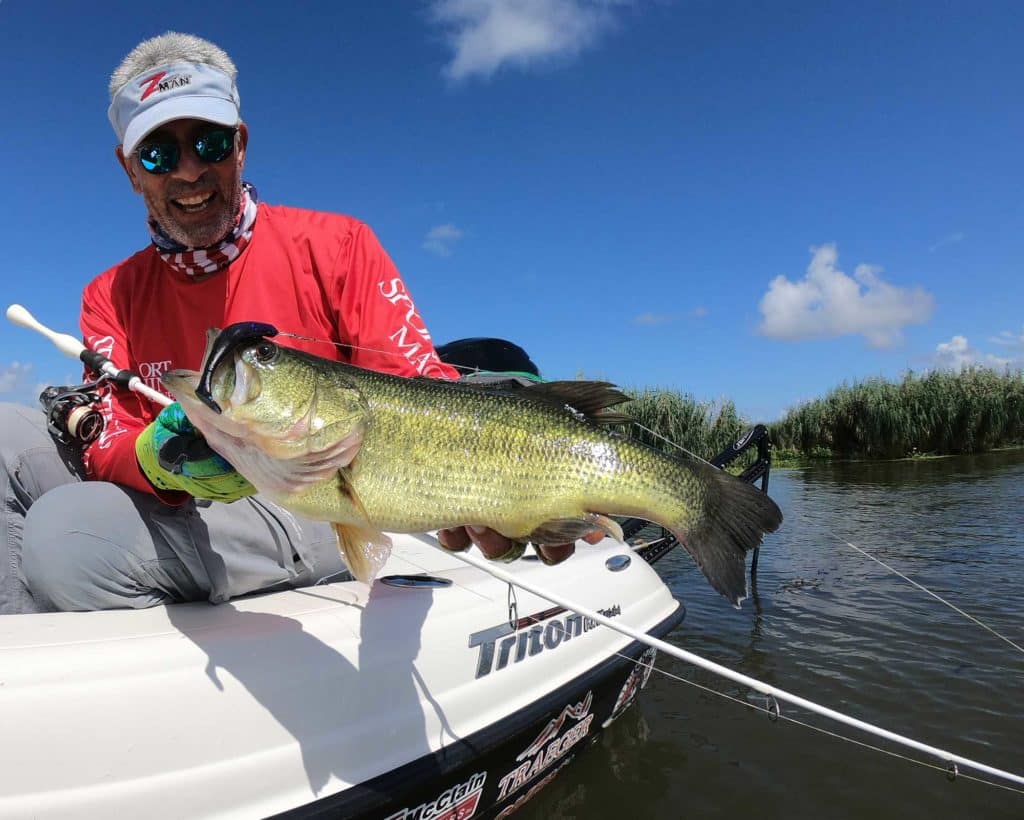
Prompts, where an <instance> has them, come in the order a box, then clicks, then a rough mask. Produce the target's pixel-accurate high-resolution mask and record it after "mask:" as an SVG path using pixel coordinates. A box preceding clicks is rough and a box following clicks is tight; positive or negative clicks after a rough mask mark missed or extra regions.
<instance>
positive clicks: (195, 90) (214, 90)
mask: <svg viewBox="0 0 1024 820" xmlns="http://www.w3.org/2000/svg"><path fill="white" fill-rule="evenodd" d="M240 107H241V101H240V100H239V98H238V88H237V87H236V86H235V84H234V82H233V81H232V80H231V77H229V76H228V75H227V74H225V73H224V72H223V71H221V70H220V69H219V68H214V67H213V66H211V65H206V64H205V63H170V64H168V65H164V66H157V67H156V68H151V69H148V70H146V71H144V72H142V73H141V74H139V75H138V76H137V77H133V78H132V79H131V80H129V81H128V82H127V83H125V85H124V87H123V88H122V89H121V90H120V91H118V92H117V94H115V95H114V99H113V100H112V101H111V103H110V108H109V110H108V111H107V117H108V119H109V120H110V124H111V125H112V126H114V133H116V134H117V138H118V139H119V140H120V141H121V146H122V149H123V150H124V153H125V156H130V155H131V153H132V152H133V151H134V150H135V149H136V148H137V147H138V144H139V143H140V142H141V141H142V138H143V137H145V136H146V134H148V133H149V132H150V131H152V130H154V129H155V128H159V127H160V126H161V125H164V124H165V123H168V122H171V121H173V120H184V119H197V120H206V121H208V122H215V123H217V124H218V125H238V123H239V122H240V121H241V115H240V114H239V108H240Z"/></svg>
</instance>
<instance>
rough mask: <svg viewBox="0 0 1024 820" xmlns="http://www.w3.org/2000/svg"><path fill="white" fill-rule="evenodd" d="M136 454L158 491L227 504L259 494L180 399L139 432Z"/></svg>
mask: <svg viewBox="0 0 1024 820" xmlns="http://www.w3.org/2000/svg"><path fill="white" fill-rule="evenodd" d="M135 455H136V457H137V458H138V460H139V467H141V468H142V472H143V473H145V474H146V478H148V479H149V481H150V483H151V484H152V485H153V486H154V487H156V488H157V489H158V490H177V491H182V492H186V493H188V494H189V495H192V496H195V497H196V498H208V499H210V500H211V501H223V502H225V503H227V502H231V501H237V500H238V499H239V498H243V497H245V496H247V495H254V494H255V493H256V488H255V487H253V486H252V484H250V483H249V482H248V481H246V480H245V479H244V478H243V477H242V476H241V475H239V474H238V472H236V470H235V468H234V467H232V466H231V465H230V464H228V462H227V461H226V460H225V459H224V458H222V457H221V456H219V455H218V454H217V453H215V452H214V451H213V450H212V449H211V448H210V445H209V444H207V443H206V439H204V438H203V436H202V434H201V433H200V432H199V431H198V430H196V428H195V427H193V426H192V422H190V421H189V420H188V417H187V416H186V415H185V411H184V410H182V409H181V405H180V404H178V402H174V404H170V405H168V406H167V407H165V408H164V409H163V410H161V411H160V415H159V416H157V417H156V419H154V420H153V422H152V423H151V424H150V425H149V426H148V427H146V429H145V430H143V431H142V433H140V434H139V437H138V439H136V441H135Z"/></svg>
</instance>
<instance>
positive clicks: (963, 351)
mask: <svg viewBox="0 0 1024 820" xmlns="http://www.w3.org/2000/svg"><path fill="white" fill-rule="evenodd" d="M1021 353H1022V355H1019V356H1017V357H1016V359H1014V358H1005V357H1003V356H996V355H993V354H992V353H982V352H981V351H979V350H977V349H975V348H973V347H971V345H970V343H969V342H968V341H967V337H966V336H960V335H957V336H954V337H953V338H952V339H950V340H949V341H948V342H940V343H939V344H938V345H936V346H935V356H934V361H935V366H936V367H937V368H939V369H942V370H963V369H964V368H965V367H971V366H972V365H982V366H984V367H991V368H994V369H996V370H1003V369H1005V368H1007V367H1014V366H1016V367H1021V366H1022V365H1024V348H1022V351H1021Z"/></svg>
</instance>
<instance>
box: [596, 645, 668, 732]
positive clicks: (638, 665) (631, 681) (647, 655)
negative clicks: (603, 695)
mask: <svg viewBox="0 0 1024 820" xmlns="http://www.w3.org/2000/svg"><path fill="white" fill-rule="evenodd" d="M657 657H658V650H657V649H655V648H654V647H651V648H650V649H648V650H646V651H645V652H644V653H643V654H642V655H641V656H640V657H639V658H637V660H636V662H635V663H634V664H633V669H632V670H631V671H630V673H629V677H627V678H626V682H625V683H624V684H622V689H621V690H620V691H619V696H618V697H617V698H616V699H615V708H614V709H612V713H611V715H610V716H609V718H608V720H606V721H605V722H604V723H602V724H601V728H602V729H607V728H608V726H609V725H610V724H611V722H612V721H613V720H615V719H616V718H617V717H618V716H619V715H621V714H622V713H623V712H625V711H626V707H627V706H629V704H631V703H632V702H633V700H634V698H636V696H637V695H638V694H639V692H640V690H641V689H643V688H644V687H645V686H646V685H647V681H649V680H650V679H651V670H653V669H654V659H655V658H657Z"/></svg>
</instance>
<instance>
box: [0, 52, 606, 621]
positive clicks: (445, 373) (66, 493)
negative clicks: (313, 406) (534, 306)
mask: <svg viewBox="0 0 1024 820" xmlns="http://www.w3.org/2000/svg"><path fill="white" fill-rule="evenodd" d="M236 74H237V72H236V69H235V66H234V64H233V63H232V62H231V59H230V58H229V57H228V55H227V54H225V53H224V52H223V51H222V50H221V49H220V48H218V47H217V46H215V45H214V44H212V43H210V42H208V41H205V40H202V39H200V38H198V37H194V36H191V35H184V34H177V33H173V32H172V33H168V34H165V35H162V36H160V37H155V38H153V39H151V40H146V41H144V42H143V43H141V44H139V45H138V46H137V47H136V48H135V49H134V50H133V51H132V52H131V53H130V54H129V55H128V56H127V57H126V58H125V59H124V61H123V62H122V63H121V65H120V66H119V67H118V68H117V69H116V70H115V71H114V73H113V76H112V77H111V82H110V96H111V103H110V109H109V112H108V116H109V118H110V122H111V124H112V126H113V128H114V131H115V133H116V134H117V137H118V141H119V144H118V146H117V148H116V153H117V159H118V162H119V163H120V164H121V167H122V168H123V169H124V172H125V174H126V175H127V177H128V180H129V182H130V183H131V186H132V188H133V190H134V191H135V192H136V193H138V194H141V196H142V198H143V202H144V203H145V206H146V211H147V215H148V224H149V229H150V234H151V240H152V241H151V244H150V245H149V246H147V247H146V248H145V249H144V250H142V251H139V252H138V253H136V254H134V255H133V256H131V257H129V258H128V259H126V260H124V261H123V262H120V263H119V264H117V265H115V266H114V267H112V268H110V269H109V270H107V271H105V272H104V273H102V274H100V276H98V277H97V278H96V279H95V280H93V281H92V282H91V283H90V284H89V285H88V286H87V287H86V289H85V292H84V294H83V299H82V314H81V327H82V332H83V334H84V337H85V343H86V345H87V346H88V347H90V348H92V349H94V350H97V351H98V352H100V353H102V354H104V355H106V356H107V357H108V358H110V359H112V360H113V361H114V362H115V364H117V366H118V367H122V368H126V369H129V370H132V371H134V372H136V373H139V374H140V375H141V376H142V377H143V379H144V380H145V381H146V382H147V383H148V384H149V385H150V386H151V387H154V388H159V387H160V375H161V374H162V373H163V372H165V371H167V370H171V369H176V368H190V369H196V368H198V365H199V363H200V361H201V358H202V353H203V349H204V347H205V331H206V329H207V328H210V327H225V326H227V325H229V324H231V323H234V322H239V321H261V322H267V323H270V324H273V325H275V326H276V327H278V328H279V329H280V330H282V331H285V332H287V333H290V334H295V335H294V336H290V337H288V338H286V339H282V340H281V341H282V342H283V343H286V344H291V345H292V346H294V347H296V348H300V349H303V350H306V351H307V352H310V353H314V354H316V355H320V356H326V357H334V358H336V359H339V360H343V361H348V362H351V363H352V364H355V365H359V366H361V367H367V368H372V369H376V370H381V371H386V372H390V373H395V374H398V375H405V376H428V377H433V378H448V379H455V378H458V375H459V374H458V373H457V372H456V371H455V369H454V368H452V367H450V366H448V365H446V364H444V363H442V362H441V361H440V359H439V358H438V356H437V354H436V352H435V350H434V346H433V343H432V341H431V338H430V334H429V333H428V332H427V330H426V327H425V325H424V323H423V320H422V319H421V318H420V315H419V313H418V312H417V311H416V308H415V306H414V304H413V301H412V298H411V297H410V295H409V292H408V290H407V289H406V287H405V285H404V283H403V281H402V278H401V276H400V275H399V273H398V271H397V269H396V268H395V266H394V264H393V263H392V262H391V260H390V259H389V258H388V256H387V254H386V253H385V252H384V250H383V249H382V248H381V246H380V244H379V243H378V242H377V239H376V237H374V235H373V233H372V232H371V231H370V229H369V228H367V227H366V226H365V225H364V224H362V223H360V222H358V221H356V220H354V219H351V218H350V217H346V216H340V215H336V214H326V213H318V212H313V211H305V210H300V209H296V208H287V207H282V206H268V205H266V204H263V203H260V202H259V201H258V198H257V193H256V189H255V188H254V187H253V186H251V185H249V184H248V183H247V182H243V180H242V171H243V169H244V166H245V157H246V148H247V145H248V129H247V126H246V124H245V123H244V122H243V121H242V120H241V116H240V109H239V95H238V90H237V87H236V84H235V78H236ZM296 337H298V338H296ZM100 407H101V412H102V415H103V417H104V422H105V426H104V430H103V433H102V435H101V436H100V437H99V438H98V439H97V440H96V441H94V442H93V443H92V444H91V445H89V446H88V448H86V449H85V450H84V452H82V453H80V454H79V453H77V452H75V451H74V450H70V449H68V448H64V447H60V446H58V445H57V444H56V443H55V442H54V441H52V440H51V437H50V436H49V435H48V434H47V432H46V428H45V423H44V421H43V418H42V415H41V414H40V413H39V412H38V411H33V410H29V409H28V408H23V407H17V406H14V405H0V430H2V431H3V438H2V440H0V461H2V464H0V481H3V482H4V485H3V490H4V502H5V503H4V509H3V519H2V530H3V531H2V532H0V537H2V541H0V613H17V612H34V611H40V610H42V611H46V610H52V609H61V610H88V609H105V608H118V607H145V606H153V605H156V604H161V603H168V602H176V601H194V600H210V601H211V602H214V603H217V602H222V601H226V600H228V599H230V598H233V597H235V596H238V595H243V594H246V593H249V592H254V591H258V590H271V589H279V588H287V587H294V586H303V585H307V584H311V583H316V582H317V581H319V580H324V579H329V578H331V577H332V576H335V575H337V574H339V573H341V572H342V571H343V570H344V565H343V564H342V561H341V558H340V556H339V553H338V550H337V546H336V538H335V535H334V533H333V530H332V529H331V528H330V526H329V525H327V524H325V523H323V522H313V521H306V520H301V519H297V518H296V517H295V516H293V515H291V514H290V513H288V512H287V511H286V510H284V509H282V508H281V507H278V506H277V505H275V504H272V503H270V502H268V501H265V500H263V499H261V498H259V497H258V496H256V495H254V492H255V490H254V489H253V487H252V486H251V485H249V483H248V482H247V481H246V480H245V479H244V478H243V477H241V476H240V475H238V473H236V472H235V471H234V469H233V468H232V467H231V465H230V464H228V463H227V462H226V461H225V460H224V459H223V458H221V457H220V456H218V455H217V454H216V453H214V452H212V451H211V450H210V449H209V448H208V447H206V446H205V443H204V442H203V441H202V439H201V437H200V436H199V435H198V434H197V433H196V432H195V430H194V429H193V428H192V425H191V424H190V423H189V421H188V419H187V418H186V417H185V415H184V414H183V413H182V411H181V407H180V406H179V405H177V404H173V405H171V406H170V407H168V408H166V409H163V410H162V409H161V406H159V405H156V404H154V403H152V402H150V401H149V400H147V399H145V398H142V397H140V396H139V395H138V394H137V393H133V392H129V391H127V390H123V389H120V388H108V389H107V390H106V392H105V394H104V396H103V399H102V402H101V406H100ZM172 451H173V452H174V453H176V454H177V456H178V457H177V458H176V459H174V460H173V463H172V460H171V459H169V457H168V453H169V452H172ZM79 456H81V458H79ZM83 479H87V480H83ZM440 537H441V539H442V542H443V543H444V544H445V545H446V546H447V547H448V548H450V549H454V550H462V549H466V548H467V547H469V546H470V544H471V543H476V544H477V545H478V546H479V547H480V549H481V551H483V552H484V554H485V555H487V556H488V557H490V558H504V559H512V558H515V557H517V556H518V555H519V554H521V550H519V549H517V548H516V547H515V545H513V544H512V543H511V542H510V541H509V540H508V539H506V538H504V537H503V536H501V535H500V534H498V533H496V532H493V531H491V530H486V529H480V528H456V529H452V530H446V531H444V532H442V533H441V534H440ZM595 540H596V538H595ZM572 550H573V546H572V545H556V546H550V547H542V548H540V553H541V557H542V559H544V560H545V561H546V562H548V563H557V562H558V561H561V560H564V559H565V558H566V557H568V555H569V554H571V552H572Z"/></svg>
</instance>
